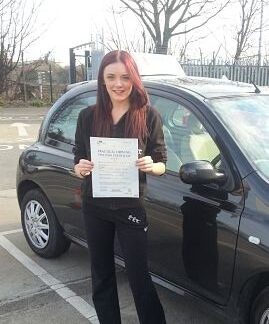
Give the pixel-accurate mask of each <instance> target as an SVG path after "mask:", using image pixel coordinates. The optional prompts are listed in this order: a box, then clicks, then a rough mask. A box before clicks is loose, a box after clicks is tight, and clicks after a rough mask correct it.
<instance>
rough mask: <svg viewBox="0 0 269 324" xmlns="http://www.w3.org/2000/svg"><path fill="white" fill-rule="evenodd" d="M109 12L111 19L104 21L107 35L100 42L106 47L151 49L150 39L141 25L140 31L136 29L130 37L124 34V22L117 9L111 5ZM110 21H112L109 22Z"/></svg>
mask: <svg viewBox="0 0 269 324" xmlns="http://www.w3.org/2000/svg"><path fill="white" fill-rule="evenodd" d="M110 12H111V13H112V18H113V19H111V20H110V21H106V26H107V28H108V34H109V37H108V38H107V39H106V42H105V43H103V44H102V45H103V46H104V47H105V48H106V49H108V50H113V49H125V50H127V51H132V52H137V51H138V52H150V51H151V49H152V47H153V46H152V42H151V39H149V38H148V37H147V34H146V32H145V30H144V26H143V25H142V31H141V32H140V31H139V30H138V32H137V33H135V34H134V35H132V37H131V38H130V37H128V35H127V34H126V28H125V24H124V21H123V19H122V16H121V15H120V13H119V11H117V10H115V8H114V7H113V6H112V7H111V9H110ZM119 18H120V19H119ZM111 21H112V22H113V23H111Z"/></svg>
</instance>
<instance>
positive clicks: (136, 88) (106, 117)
mask: <svg viewBox="0 0 269 324" xmlns="http://www.w3.org/2000/svg"><path fill="white" fill-rule="evenodd" d="M116 62H121V63H123V64H124V65H125V67H126V70H127V73H128V75H129V78H130V81H131V83H132V92H131V94H130V97H129V102H130V107H129V110H128V112H127V115H126V122H125V136H126V137H130V138H138V139H140V140H141V139H143V138H145V137H146V135H147V132H148V130H147V124H146V110H147V106H148V104H149V99H148V95H147V92H146V90H145V88H144V86H143V84H142V81H141V78H140V75H139V72H138V68H137V65H136V63H135V61H134V59H133V58H132V56H131V55H130V54H129V53H127V52H126V51H120V50H116V51H111V52H109V53H107V54H106V55H105V56H104V57H103V60H102V62H101V65H100V68H99V72H98V88H97V102H96V109H95V110H94V117H93V135H94V136H100V137H109V136H111V131H112V125H113V120H112V115H111V110H112V102H111V100H110V97H109V94H108V92H107V90H106V86H105V84H104V69H105V67H106V66H108V65H109V64H113V63H116Z"/></svg>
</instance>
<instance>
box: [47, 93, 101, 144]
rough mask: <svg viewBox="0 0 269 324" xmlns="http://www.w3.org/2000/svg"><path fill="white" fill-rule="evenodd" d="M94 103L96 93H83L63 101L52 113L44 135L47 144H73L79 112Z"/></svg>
mask: <svg viewBox="0 0 269 324" xmlns="http://www.w3.org/2000/svg"><path fill="white" fill-rule="evenodd" d="M95 103H96V95H93V94H90V93H84V94H82V95H79V96H77V97H75V98H73V99H72V100H71V101H68V102H67V103H64V104H63V105H62V106H61V107H60V108H59V109H58V110H57V112H56V113H55V114H54V115H53V117H52V119H51V121H50V124H49V127H48V132H47V136H46V143H47V144H49V145H53V146H57V147H61V148H65V147H66V144H69V145H70V144H71V145H74V144H75V132H76V127H77V119H78V115H79V112H80V111H81V110H82V109H83V108H86V107H87V106H90V105H93V104H95Z"/></svg>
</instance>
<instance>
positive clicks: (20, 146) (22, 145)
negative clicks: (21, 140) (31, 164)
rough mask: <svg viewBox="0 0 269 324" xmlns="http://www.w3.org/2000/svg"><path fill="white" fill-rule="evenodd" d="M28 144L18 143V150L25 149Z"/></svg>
mask: <svg viewBox="0 0 269 324" xmlns="http://www.w3.org/2000/svg"><path fill="white" fill-rule="evenodd" d="M29 146H30V145H25V144H20V145H19V149H20V150H25V149H27V147H29Z"/></svg>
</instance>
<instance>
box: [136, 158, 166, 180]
mask: <svg viewBox="0 0 269 324" xmlns="http://www.w3.org/2000/svg"><path fill="white" fill-rule="evenodd" d="M136 166H137V167H138V169H139V170H140V171H143V172H146V173H150V174H153V175H162V174H163V173H164V172H165V164H164V163H162V162H157V163H154V162H153V160H152V158H151V156H144V157H142V158H140V159H138V160H137V161H136Z"/></svg>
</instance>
